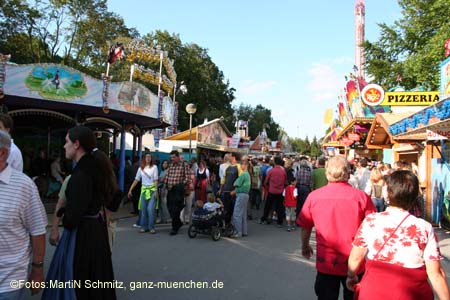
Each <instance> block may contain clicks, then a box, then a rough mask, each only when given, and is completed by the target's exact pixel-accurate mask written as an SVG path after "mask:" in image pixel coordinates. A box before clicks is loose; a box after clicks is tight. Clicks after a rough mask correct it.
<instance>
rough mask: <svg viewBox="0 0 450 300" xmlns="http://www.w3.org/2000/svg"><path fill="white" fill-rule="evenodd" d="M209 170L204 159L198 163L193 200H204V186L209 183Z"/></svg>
mask: <svg viewBox="0 0 450 300" xmlns="http://www.w3.org/2000/svg"><path fill="white" fill-rule="evenodd" d="M209 182H210V181H209V170H208V168H207V167H206V163H205V161H203V160H201V161H200V162H199V163H198V170H197V174H196V179H195V200H200V201H202V202H203V203H205V202H206V186H207V185H208V184H209Z"/></svg>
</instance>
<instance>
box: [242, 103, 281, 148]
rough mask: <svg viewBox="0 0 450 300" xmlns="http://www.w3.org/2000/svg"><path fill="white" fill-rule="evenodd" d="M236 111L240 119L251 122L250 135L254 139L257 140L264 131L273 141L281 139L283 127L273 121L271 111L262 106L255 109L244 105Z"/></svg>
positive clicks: (259, 105)
mask: <svg viewBox="0 0 450 300" xmlns="http://www.w3.org/2000/svg"><path fill="white" fill-rule="evenodd" d="M234 109H235V111H236V113H237V116H238V119H240V120H245V121H248V122H249V130H248V132H249V133H248V134H249V136H250V137H251V138H252V139H255V138H256V137H257V136H258V135H259V133H260V132H261V131H262V130H263V129H266V132H267V136H268V138H269V139H271V140H272V141H277V140H279V139H280V133H281V127H280V125H279V124H278V123H276V122H275V121H274V120H273V118H272V111H271V110H270V109H268V108H266V107H264V106H262V105H261V104H258V105H257V106H256V107H255V108H253V107H252V106H250V105H245V104H243V103H241V104H240V105H239V106H238V107H235V108H234Z"/></svg>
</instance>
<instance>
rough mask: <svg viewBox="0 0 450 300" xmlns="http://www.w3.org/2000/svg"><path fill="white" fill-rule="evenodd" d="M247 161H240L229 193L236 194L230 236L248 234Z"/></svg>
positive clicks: (248, 184)
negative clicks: (231, 233)
mask: <svg viewBox="0 0 450 300" xmlns="http://www.w3.org/2000/svg"><path fill="white" fill-rule="evenodd" d="M248 167H249V161H248V160H247V159H245V160H242V161H241V170H242V173H241V174H240V175H239V177H238V178H237V179H236V181H235V182H234V184H233V185H234V190H233V191H232V192H231V193H230V194H231V195H236V201H235V203H234V210H233V217H232V223H233V225H234V228H235V231H236V232H235V234H233V235H232V236H231V237H233V238H240V237H242V236H246V235H248V232H247V204H248V198H249V195H248V194H249V192H250V186H251V180H250V174H249V173H248Z"/></svg>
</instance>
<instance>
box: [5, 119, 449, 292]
mask: <svg viewBox="0 0 450 300" xmlns="http://www.w3.org/2000/svg"><path fill="white" fill-rule="evenodd" d="M2 120H3V119H1V118H0V125H1V126H0V207H1V208H2V209H1V210H0V224H1V225H0V227H1V228H2V235H1V243H0V299H23V298H24V297H25V287H24V286H23V287H21V288H18V289H12V288H11V287H10V285H9V282H11V281H12V280H18V281H20V280H24V281H27V280H30V281H31V282H35V283H36V284H34V285H32V289H31V290H32V293H33V294H34V293H37V292H38V291H39V290H40V289H41V288H43V286H42V285H40V284H39V283H40V282H43V281H44V277H46V280H47V281H50V280H53V281H55V280H59V281H61V282H68V281H70V280H87V279H89V280H94V281H102V282H113V281H114V271H113V265H112V258H111V244H112V236H111V228H110V216H111V212H113V211H116V210H117V209H118V207H119V205H120V203H121V201H123V196H122V194H121V192H120V191H119V188H118V185H117V178H116V174H115V173H114V165H113V163H112V162H113V161H112V160H111V159H110V158H108V157H107V155H106V154H105V153H103V152H102V151H100V150H98V149H97V148H96V138H95V135H94V134H93V132H92V130H90V129H89V128H87V127H84V126H76V127H74V128H72V129H70V130H69V131H68V133H67V135H66V139H65V145H64V149H65V157H66V158H67V159H69V160H71V161H73V162H74V164H75V167H74V168H73V170H72V172H71V175H70V176H67V177H66V178H65V179H64V178H63V175H65V174H62V171H61V170H60V169H58V168H57V167H54V168H53V169H54V171H55V172H57V173H58V174H59V175H60V176H61V178H59V177H58V176H57V174H56V173H55V177H57V180H58V181H59V182H60V183H61V185H62V188H61V191H60V193H59V200H58V203H57V206H56V210H55V214H54V217H53V220H52V224H51V225H52V227H51V231H50V237H49V241H50V243H51V244H52V245H55V246H56V247H57V248H56V250H55V253H54V255H53V258H52V262H51V264H50V267H49V270H48V273H47V274H46V276H44V275H45V274H44V272H43V261H44V254H45V234H46V225H47V216H46V213H45V209H44V207H43V205H42V202H41V200H40V196H39V192H38V190H37V188H36V185H35V184H34V183H33V182H32V181H31V179H30V178H29V177H27V176H26V175H25V174H23V173H22V172H21V171H22V170H19V169H16V168H18V167H17V166H20V162H19V163H17V162H16V161H14V160H17V155H13V156H10V153H13V151H14V150H13V149H14V147H13V146H12V145H13V143H12V140H11V137H10V135H9V133H8V130H6V129H5V127H6V128H11V127H12V126H10V125H8V124H6V125H8V126H10V127H7V126H5V124H4V123H5V121H2ZM11 159H13V161H11ZM128 172H129V173H130V174H131V178H132V180H129V182H128V185H127V190H126V198H129V199H130V201H133V204H134V209H135V210H136V212H137V213H138V217H137V221H136V223H135V224H134V227H136V228H138V231H139V232H141V233H147V232H148V233H151V234H155V233H156V226H155V224H156V223H158V222H169V221H170V222H171V230H170V235H172V236H173V235H177V234H178V233H179V231H180V228H181V227H182V226H183V225H186V224H189V223H190V222H191V216H192V211H193V210H194V209H206V210H209V211H214V210H221V211H222V212H223V215H224V220H225V223H226V224H227V226H228V227H229V228H232V230H231V231H229V236H230V237H231V238H236V239H240V238H245V237H247V236H248V235H249V234H251V232H249V228H248V220H253V219H254V218H256V217H255V216H254V215H253V214H252V212H253V213H257V214H258V215H260V218H259V219H258V220H257V221H258V223H260V224H261V226H267V225H268V224H271V223H273V222H275V223H276V225H277V227H279V228H283V229H285V230H287V231H288V232H292V231H294V230H296V229H297V228H300V230H299V231H300V232H301V253H302V255H303V256H304V257H305V258H307V259H309V258H311V257H312V256H313V255H314V252H315V253H316V269H317V274H316V279H315V285H314V290H315V293H316V295H317V297H318V299H338V297H339V294H340V290H341V286H342V290H343V298H344V299H346V300H347V299H354V297H355V295H357V297H358V299H424V300H427V299H433V297H434V296H433V290H434V292H435V293H436V294H437V295H438V297H439V299H441V300H443V299H450V295H449V289H448V285H447V281H446V276H445V272H444V271H443V268H442V266H441V264H440V259H441V258H442V257H441V255H440V252H439V246H438V242H437V238H436V235H435V234H434V231H433V227H432V225H431V224H430V223H428V222H427V221H425V220H423V219H422V218H421V212H420V205H419V204H418V203H419V201H418V199H419V197H420V188H419V180H418V177H417V176H418V175H417V170H415V168H414V166H413V165H409V164H408V163H406V162H403V161H399V162H396V163H395V164H394V167H393V168H390V166H389V165H387V164H382V163H379V162H378V163H377V162H373V161H368V160H367V159H366V158H361V159H359V160H358V161H357V162H353V164H352V163H350V162H349V161H347V159H346V158H345V157H343V156H335V157H331V158H328V159H327V158H325V157H320V158H318V159H317V160H313V159H310V158H308V157H281V156H273V157H268V156H266V157H249V156H246V155H244V156H241V155H239V154H237V153H227V154H225V155H224V156H223V157H218V158H217V159H216V158H210V159H208V160H203V159H200V160H198V161H197V160H196V159H192V160H190V161H184V159H183V156H181V155H180V153H179V152H178V151H172V152H171V153H170V162H169V161H162V162H159V159H158V158H155V157H152V155H151V154H150V153H145V154H144V156H143V159H142V161H141V162H140V163H139V162H138V161H135V163H134V164H130V166H129V169H128ZM12 198H14V199H15V201H10V199H12ZM285 220H286V222H285ZM60 222H62V225H63V228H64V231H63V233H62V234H61V235H60V233H59V230H58V225H59V223H60ZM313 229H315V237H316V249H313V248H312V247H311V244H310V239H311V235H312V234H313V232H314V231H313ZM144 236H145V235H144ZM30 237H31V238H30ZM30 263H31V264H30ZM115 298H116V295H115V289H114V287H111V286H109V287H106V288H101V289H89V288H83V287H75V286H74V287H70V288H64V289H59V288H49V287H48V286H47V287H45V288H44V292H43V295H42V299H115Z"/></svg>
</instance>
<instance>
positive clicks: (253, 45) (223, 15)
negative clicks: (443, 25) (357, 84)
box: [108, 0, 401, 139]
mask: <svg viewBox="0 0 450 300" xmlns="http://www.w3.org/2000/svg"><path fill="white" fill-rule="evenodd" d="M365 4H366V39H368V40H370V41H375V40H376V39H377V37H378V35H379V29H378V26H377V23H380V22H386V23H388V24H392V22H393V21H394V20H396V19H398V18H399V17H400V16H401V14H400V8H399V7H398V4H397V1H395V0H383V1H380V0H366V1H365ZM354 6H355V0H339V1H336V0H324V1H314V2H313V1H304V0H281V1H280V0H279V1H266V0H259V1H256V0H247V1H245V0H244V1H243V0H239V1H238V0H227V1H223V0H212V1H211V0H203V1H201V0H192V1H181V0H172V1H153V0H150V1H138V0H126V1H123V0H121V1H119V0H109V1H108V7H109V10H111V11H113V12H115V13H117V14H119V15H120V16H122V17H123V18H124V20H125V23H126V25H127V26H128V27H136V28H137V29H138V31H139V32H140V33H141V35H143V34H145V33H148V32H150V31H155V30H157V29H161V30H167V31H169V32H170V33H177V34H179V35H180V38H181V40H182V42H183V43H196V44H198V45H200V46H201V47H203V48H207V49H208V50H209V55H210V57H211V58H212V60H213V62H214V63H215V64H216V65H217V66H218V67H219V69H221V70H222V71H223V72H224V75H225V77H226V79H228V80H229V81H230V84H231V86H232V87H234V88H236V93H235V96H236V100H235V101H234V102H233V105H236V106H237V105H239V104H240V103H244V104H249V105H252V106H253V107H255V106H256V105H257V104H262V105H263V106H265V107H267V108H269V109H271V110H272V116H273V118H274V120H275V121H276V122H277V123H278V124H280V125H281V126H282V127H283V128H284V129H285V130H286V132H287V133H288V135H289V136H290V137H301V138H304V137H305V136H306V135H308V137H309V138H310V139H312V137H313V136H314V135H316V136H317V137H318V138H320V137H321V136H323V135H324V133H325V130H326V125H324V124H323V116H324V111H325V109H327V108H333V109H335V107H336V105H337V97H338V95H339V92H340V90H342V89H343V87H344V84H345V80H344V76H345V75H347V74H348V73H349V72H351V70H352V68H353V65H354ZM188 89H189V87H188ZM250 126H251V124H250Z"/></svg>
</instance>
